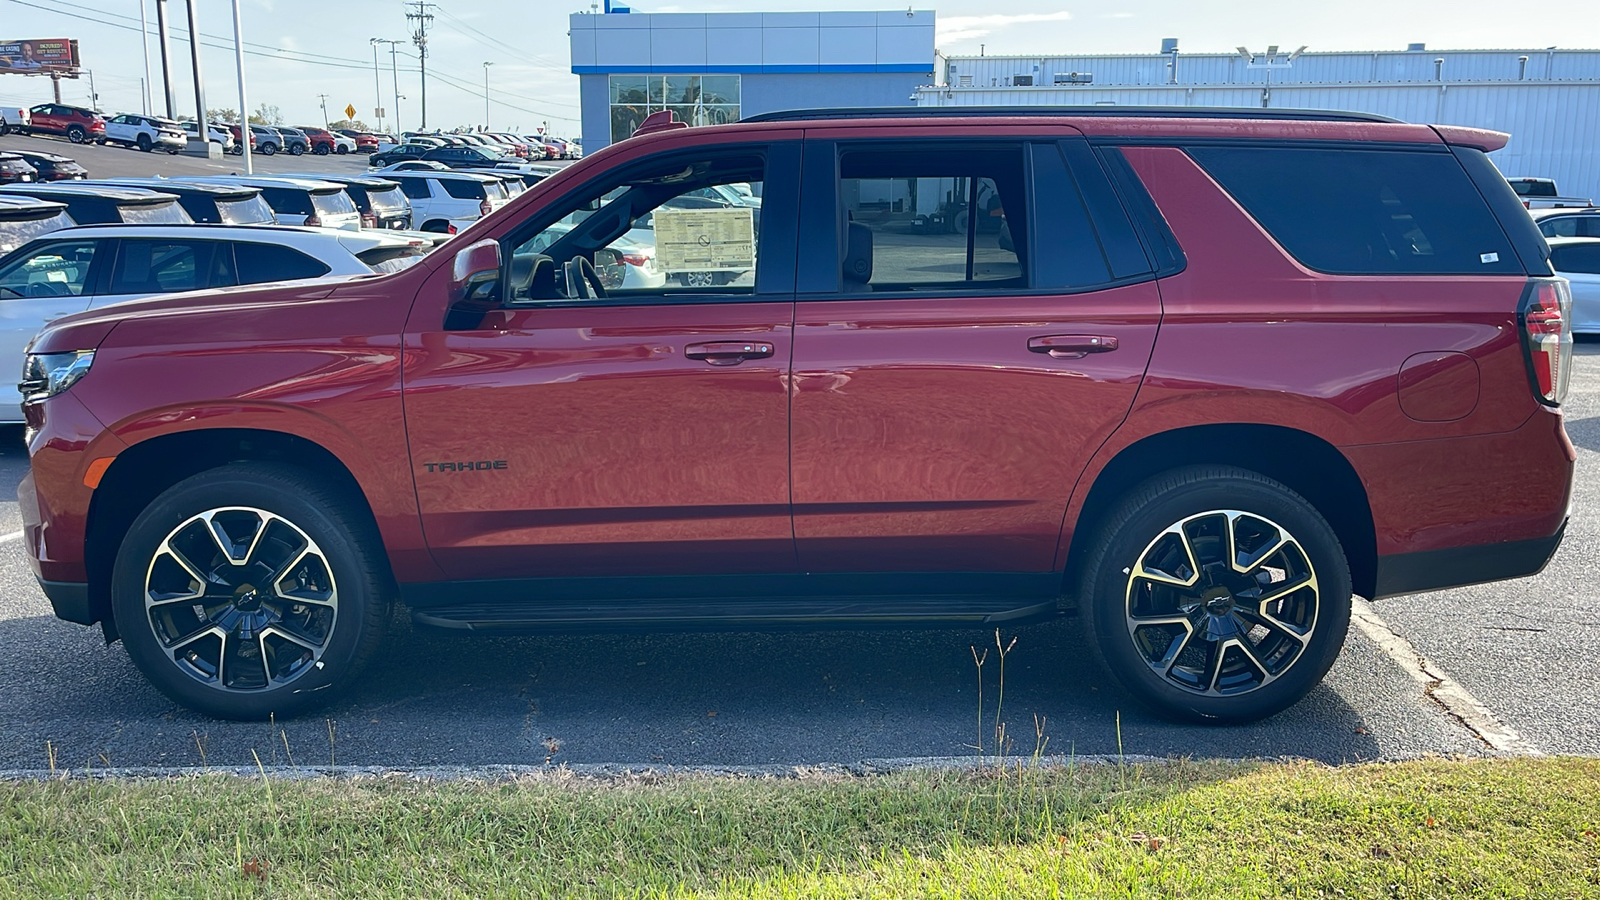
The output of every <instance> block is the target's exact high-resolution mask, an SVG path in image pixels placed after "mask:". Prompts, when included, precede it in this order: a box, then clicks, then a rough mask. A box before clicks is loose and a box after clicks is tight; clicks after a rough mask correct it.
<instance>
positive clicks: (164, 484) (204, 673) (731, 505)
mask: <svg viewBox="0 0 1600 900" xmlns="http://www.w3.org/2000/svg"><path fill="white" fill-rule="evenodd" d="M1140 113H1144V114H1142V115H1141V114H1140ZM993 115H1004V116H1006V117H1007V126H1008V127H1007V128H1005V129H978V128H974V127H973V126H972V124H971V122H970V120H971V118H972V117H974V116H980V117H981V116H993ZM957 117H959V118H957ZM775 122H776V123H785V124H784V127H781V128H774V127H772V124H771V123H775ZM813 123H815V124H813ZM672 124H673V123H672V122H671V119H670V114H668V113H662V114H658V115H657V116H654V117H652V118H650V119H647V120H646V122H645V123H644V125H643V126H642V127H641V128H640V129H639V130H638V131H637V133H636V134H635V135H634V136H633V137H631V138H629V139H628V140H627V141H624V142H621V143H619V144H618V145H617V146H616V147H615V148H613V149H612V150H608V151H607V152H606V153H603V154H597V155H596V156H594V157H590V158H589V159H587V160H585V161H584V162H582V163H578V164H576V165H573V166H571V167H569V168H568V169H567V170H566V171H565V172H563V173H562V174H561V175H559V176H556V179H557V180H558V181H559V182H560V184H559V185H554V184H552V185H550V186H548V187H547V188H546V189H541V190H538V191H531V192H529V193H528V194H526V195H524V196H523V197H521V198H520V199H518V200H517V201H515V202H513V203H511V204H510V205H509V206H506V207H504V208H502V209H500V210H499V211H497V212H492V213H490V214H489V215H487V216H486V217H485V218H484V219H483V220H482V221H480V222H478V223H477V224H475V225H473V226H472V228H471V230H470V232H469V237H470V238H471V239H470V240H468V239H466V238H457V239H456V240H454V241H452V242H450V243H449V244H447V245H445V247H443V248H441V249H440V250H438V251H435V252H434V253H432V254H430V255H428V256H426V257H424V258H423V259H422V260H421V261H420V262H419V263H417V264H416V265H414V266H412V267H410V268H408V269H406V270H404V271H402V272H399V273H396V274H393V275H389V276H383V277H378V278H368V279H359V280H356V281H353V282H351V283H349V284H342V285H337V284H336V285H329V284H315V285H308V284H300V285H290V286H278V287H265V288H257V289H247V290H234V291H228V292H226V293H221V294H218V293H192V294H188V295H185V296H182V297H169V298H166V299H164V300H159V301H147V302H145V303H142V304H140V305H138V306H136V307H133V306H130V307H127V308H120V309H119V308H112V309H108V310H104V311H98V312H89V313H79V314H76V315H73V316H69V317H67V318H65V319H62V320H60V321H58V322H55V323H53V324H51V325H49V326H47V327H46V328H45V329H44V330H43V331H42V332H41V333H40V335H39V336H38V337H37V338H36V339H35V341H34V344H33V346H32V348H31V350H30V351H29V356H28V357H27V361H26V366H25V369H24V373H25V374H24V380H23V383H22V386H21V387H22V391H23V396H24V404H23V409H24V412H25V414H26V416H27V421H28V423H29V425H30V426H31V428H30V431H29V435H28V449H29V453H30V456H31V462H32V466H31V472H30V474H29V475H28V476H26V477H25V478H24V479H23V482H22V485H21V487H20V488H19V496H20V498H21V500H20V503H19V508H20V510H21V516H22V521H23V530H24V533H25V535H26V539H25V540H23V541H22V542H21V546H22V547H23V548H24V549H25V550H26V552H27V553H28V554H29V557H30V564H31V566H32V567H33V570H34V572H35V573H36V575H37V576H38V578H39V580H40V584H41V585H42V587H43V590H44V593H45V594H46V596H47V597H48V598H49V599H50V601H51V603H52V606H53V608H54V609H55V612H56V614H57V615H58V616H59V617H61V618H63V619H66V620H68V621H74V622H81V623H85V624H92V623H97V622H99V623H104V624H105V627H106V634H107V636H108V637H111V636H118V637H120V639H121V640H122V642H123V645H124V647H125V648H126V650H127V652H128V654H129V657H130V659H131V660H132V661H133V663H134V665H136V666H137V667H138V668H139V670H140V671H141V672H142V673H143V674H144V675H145V676H146V677H147V678H148V679H149V680H150V681H151V683H152V684H154V685H155V686H156V687H158V688H159V689H160V690H162V691H163V692H164V693H165V694H166V695H167V696H169V697H170V698H172V699H173V700H174V701H175V702H177V703H179V704H182V705H184V706H187V707H189V708H192V709H195V710H198V711H200V712H202V713H205V714H207V715H213V716H223V717H229V718H242V719H262V720H265V719H267V718H268V717H270V716H275V717H283V716H289V715H294V714H296V713H298V712H302V711H304V710H306V709H308V708H309V707H311V706H312V705H313V704H316V703H320V702H326V701H328V700H331V699H332V698H333V697H335V696H337V693H338V691H339V690H340V689H341V688H346V687H348V686H349V685H350V684H351V683H352V680H353V679H354V678H355V677H356V676H357V674H358V673H359V672H360V671H361V668H362V665H363V664H364V663H365V662H367V661H369V660H370V659H372V658H373V657H374V655H375V654H377V653H378V652H379V648H380V647H381V640H382V632H383V628H384V625H385V623H386V620H387V617H388V616H389V615H390V611H391V609H393V608H394V607H395V605H396V604H397V602H399V601H403V603H404V607H405V608H406V609H408V610H409V611H410V612H411V615H412V620H413V622H414V623H415V624H416V625H417V626H419V627H437V628H445V629H453V630H455V631H456V632H457V633H465V632H469V631H470V632H472V633H475V634H494V633H504V632H517V631H528V630H552V629H557V630H574V629H585V628H599V629H615V628H625V627H629V628H663V627H669V628H682V627H688V626H694V627H707V628H734V629H750V628H778V627H795V626H817V625H822V626H824V627H828V628H836V627H840V626H844V625H852V624H855V625H893V626H896V627H903V626H904V624H905V623H907V622H910V621H917V622H923V623H933V624H947V625H959V626H961V627H965V628H972V627H974V626H978V625H983V626H985V627H988V626H990V625H993V624H997V623H1005V624H1006V627H1013V626H1014V625H1015V624H1016V623H1018V622H1021V621H1028V620H1033V619H1038V620H1048V619H1053V618H1055V617H1057V616H1059V615H1061V614H1063V613H1064V612H1068V611H1072V610H1076V611H1077V612H1078V614H1079V615H1078V618H1079V621H1080V622H1081V624H1082V626H1083V627H1084V628H1085V630H1086V632H1087V636H1088V641H1089V645H1090V646H1091V647H1092V648H1093V650H1092V651H1091V652H1093V653H1094V654H1096V655H1097V656H1098V657H1099V658H1101V659H1103V660H1104V661H1105V663H1106V664H1107V665H1108V666H1109V669H1110V671H1111V672H1112V673H1113V674H1114V675H1115V676H1116V677H1117V678H1118V679H1119V680H1120V681H1121V682H1122V683H1123V684H1125V685H1126V686H1127V687H1128V689H1129V690H1130V691H1131V692H1132V693H1133V694H1134V695H1135V696H1136V697H1138V698H1140V699H1141V700H1142V701H1144V702H1145V703H1147V704H1149V705H1151V706H1152V707H1154V708H1155V709H1157V710H1160V711H1162V712H1163V713H1165V714H1167V715H1171V716H1174V717H1180V718H1185V719H1197V720H1201V721H1209V722H1237V721H1247V720H1252V719H1257V718H1260V717H1262V716H1266V715H1271V714H1273V713H1275V712H1278V711H1280V710H1283V709H1285V708H1286V707H1288V706H1290V705H1291V704H1293V703H1295V702H1296V701H1297V700H1298V699H1300V698H1301V697H1303V696H1304V695H1305V694H1306V693H1307V692H1309V691H1310V690H1312V688H1313V687H1314V686H1316V685H1317V684H1318V683H1319V682H1320V681H1321V680H1322V678H1323V676H1324V675H1325V674H1326V673H1327V671H1328V670H1329V668H1330V667H1331V666H1332V664H1333V662H1334V660H1335V658H1336V657H1337V656H1338V655H1339V651H1340V648H1341V647H1342V645H1343V643H1344V639H1345V635H1346V631H1347V627H1348V624H1349V621H1350V617H1351V608H1352V595H1354V594H1359V595H1361V596H1363V597H1367V598H1374V599H1382V598H1386V597H1393V596H1397V595H1401V594H1408V593H1416V592H1423V591H1429V590H1437V589H1442V588H1446V587H1454V586H1459V585H1463V584H1471V583H1479V582H1484V581H1492V580H1496V579H1501V578H1514V577H1521V576H1525V575H1528V574H1531V573H1533V572H1536V571H1538V570H1539V569H1540V568H1541V567H1543V566H1544V565H1545V564H1546V562H1547V561H1548V560H1549V559H1550V557H1551V555H1552V554H1553V553H1554V552H1555V550H1556V548H1557V547H1558V546H1559V544H1560V542H1561V539H1562V536H1563V533H1564V530H1565V527H1566V522H1567V516H1568V508H1569V504H1570V502H1571V498H1572V485H1573V482H1572V478H1573V470H1574V457H1573V449H1572V444H1571V443H1570V441H1569V440H1568V438H1567V436H1566V434H1565V433H1564V427H1563V422H1562V413H1561V405H1562V402H1563V400H1564V397H1565V393H1566V382H1567V377H1568V374H1567V373H1568V370H1569V367H1570V365H1571V362H1572V348H1571V324H1572V323H1571V320H1570V309H1569V306H1570V295H1569V294H1568V287H1567V282H1566V281H1565V280H1564V279H1561V278H1558V277H1555V276H1554V273H1553V271H1552V269H1551V268H1550V266H1549V263H1548V261H1547V259H1546V253H1547V247H1546V245H1545V241H1544V239H1543V238H1542V237H1541V236H1540V235H1539V233H1538V229H1537V228H1535V227H1534V225H1533V220H1532V219H1531V218H1530V217H1529V216H1528V215H1527V213H1526V211H1525V210H1524V209H1522V207H1521V205H1520V202H1519V200H1518V198H1517V196H1516V194H1515V193H1514V192H1513V191H1512V190H1511V188H1510V186H1509V185H1508V184H1507V183H1506V182H1505V180H1504V179H1503V178H1502V177H1501V176H1500V175H1499V173H1498V172H1497V171H1496V170H1495V167H1494V165H1493V163H1491V162H1490V161H1489V158H1488V156H1487V155H1486V154H1487V153H1488V152H1490V151H1493V150H1497V149H1499V148H1501V147H1503V146H1504V145H1505V143H1506V141H1507V140H1508V136H1507V135H1503V134H1499V133H1496V132H1490V131H1484V130H1479V129H1470V128H1460V127H1448V126H1432V127H1430V126H1425V125H1410V124H1403V123H1398V122H1394V121H1392V120H1387V119H1383V118H1381V117H1376V116H1368V115H1363V114H1356V113H1337V112H1321V111H1303V112H1297V111H1285V110H1280V109H1272V110H1253V109H1238V110H1227V111H1217V110H1204V111H1198V110H1197V111H1192V112H1191V113H1190V114H1189V115H1186V116H1183V117H1179V116H1175V115H1173V113H1172V111H1171V110H1170V109H1164V110H1159V111H1157V110H1155V109H1152V110H1148V111H1145V110H1131V111H1130V110H1129V109H1127V108H1125V107H1117V108H1099V109H1097V108H1094V107H1085V108H1083V109H1082V110H1080V111H1077V112H1075V113H1073V112H1065V111H1052V110H1045V109H1041V110H1039V111H1037V112H1032V113H1030V114H1026V115H1023V114H1019V113H1018V112H1017V111H1016V110H1014V109H1004V110H993V111H990V110H982V109H976V108H971V107H960V108H954V109H950V110H934V109H923V108H915V109H914V108H906V109H890V110H882V111H873V112H864V111H861V110H837V111H828V110H812V111H799V112H787V113H779V114H766V115H757V116H753V117H751V118H750V119H746V120H745V121H743V122H739V123H734V124H728V125H719V126H714V127H707V128H694V129H682V130H679V129H674V128H672ZM1219 134H1221V135H1226V136H1227V140H1225V141H1220V140H1215V139H1214V137H1215V136H1216V135H1219ZM1091 139H1092V140H1091ZM953 159H954V160H959V162H960V164H959V167H956V166H953V165H952V160H953ZM802 161H803V162H802ZM819 163H821V164H820V165H819ZM802 167H803V168H804V177H802ZM952 172H956V173H959V174H958V175H952V174H951V173H952ZM819 173H820V174H819ZM394 177H396V178H399V179H403V180H406V181H410V180H417V179H421V180H431V181H445V180H454V179H476V178H480V177H481V176H474V175H471V174H467V173H437V172H434V173H396V174H395V175H394ZM968 179H970V181H969V180H968ZM735 183H750V184H752V185H753V186H755V185H759V187H760V190H759V194H760V195H761V197H762V199H763V202H764V201H765V200H769V199H770V200H772V201H773V203H772V205H770V206H765V208H764V212H765V213H766V214H767V215H768V216H772V215H782V216H784V222H783V225H782V227H775V226H774V222H773V220H771V219H770V218H769V219H768V221H767V222H766V225H765V227H764V228H762V230H761V235H760V238H759V239H757V238H756V237H755V235H754V234H753V231H752V228H751V226H750V218H751V210H750V209H749V208H737V207H729V208H718V209H709V210H706V209H702V210H689V211H684V212H679V213H673V212H669V211H668V209H669V208H668V207H666V204H667V203H668V202H669V201H672V200H673V199H675V198H677V197H680V196H682V195H683V194H684V193H686V192H690V191H695V190H700V189H703V188H709V187H715V186H717V185H727V184H735ZM973 201H976V202H973ZM969 204H971V206H972V208H970V209H969V208H967V206H968V205H969ZM932 211H938V212H940V213H941V214H942V215H941V217H940V219H939V220H938V223H933V222H930V220H929V219H928V216H929V215H930V213H931V212H932ZM996 213H998V215H995V214H996ZM645 215H651V216H652V217H653V231H654V237H655V242H654V246H655V248H656V261H657V263H658V264H659V265H661V266H662V267H664V268H666V269H669V270H670V269H672V268H675V267H678V266H679V265H682V264H683V263H685V262H694V261H697V260H707V261H710V262H714V261H718V260H720V261H724V262H729V263H736V262H747V263H753V264H754V267H755V269H756V272H755V277H754V278H752V279H748V280H747V281H744V282H742V283H739V284H730V285H724V286H721V287H714V286H704V285H701V286H682V285H675V284H673V283H671V282H670V281H669V282H666V283H665V284H664V285H662V286H660V287H656V288H654V289H650V290H641V291H626V290H621V289H618V290H611V289H608V288H606V287H605V283H604V280H603V279H602V278H601V277H600V275H599V273H598V270H606V269H610V268H612V267H614V266H615V265H616V264H617V251H615V250H613V249H610V248H609V247H608V245H609V244H611V243H612V242H614V241H615V240H617V239H618V238H621V237H625V236H626V235H627V234H628V232H630V231H632V230H634V229H635V228H636V227H637V226H636V222H637V221H638V220H639V219H641V218H642V217H644V216H645ZM993 218H1003V219H1004V220H1005V223H1006V224H1008V225H1009V227H1010V229H1011V232H1012V235H1013V240H1014V244H1015V246H1016V248H1017V250H1016V251H1007V250H1003V249H1002V248H1001V247H1000V246H999V243H998V241H999V237H998V235H999V228H998V227H996V226H995V225H994V224H993V223H992V222H990V221H988V220H990V219H993ZM562 221H566V222H568V223H571V225H570V227H569V228H567V229H566V230H565V231H564V233H561V234H555V235H550V234H546V232H547V231H548V230H550V229H551V227H552V224H553V223H557V222H562ZM980 223H982V224H980ZM550 237H554V238H555V239H554V240H548V238H550ZM1558 240H1559V239H1558ZM535 246H539V247H541V249H542V252H535V253H529V252H527V250H528V249H531V248H533V247H535ZM1033 247H1044V248H1051V249H1050V252H1047V253H1029V252H1026V251H1027V249H1028V248H1033ZM521 260H526V261H527V263H526V264H525V265H519V264H518V262H519V261H521ZM674 260H676V263H674ZM1330 310H1334V311H1336V313H1337V314H1330ZM1158 336H1159V340H1158ZM107 423H109V424H107ZM263 573H270V574H267V575H266V577H265V578H264V577H263ZM963 640H964V639H963ZM962 649H963V650H964V649H965V648H962ZM41 652H42V653H45V654H46V657H48V654H49V653H51V652H60V653H66V652H68V651H66V650H60V651H52V650H51V649H50V648H48V647H46V648H43V649H41ZM72 652H73V653H78V654H81V652H82V649H81V648H74V649H73V650H72ZM73 662H75V663H81V660H79V659H77V658H76V657H75V658H74V659H73ZM1036 668H1037V666H1036ZM1042 674H1043V673H1040V672H1037V671H1036V672H1035V675H1036V676H1040V675H1042Z"/></svg>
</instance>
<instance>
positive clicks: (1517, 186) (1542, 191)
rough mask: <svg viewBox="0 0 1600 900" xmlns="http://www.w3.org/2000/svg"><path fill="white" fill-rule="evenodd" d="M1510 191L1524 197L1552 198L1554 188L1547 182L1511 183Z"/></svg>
mask: <svg viewBox="0 0 1600 900" xmlns="http://www.w3.org/2000/svg"><path fill="white" fill-rule="evenodd" d="M1511 189H1512V190H1514V191H1516V192H1517V193H1518V194H1521V195H1522V196H1524V197H1554V196H1555V195H1556V186H1555V185H1554V184H1553V183H1551V182H1548V181H1513V182H1511Z"/></svg>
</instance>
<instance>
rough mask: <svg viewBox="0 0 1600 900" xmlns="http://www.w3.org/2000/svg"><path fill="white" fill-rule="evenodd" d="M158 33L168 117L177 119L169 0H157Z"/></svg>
mask: <svg viewBox="0 0 1600 900" xmlns="http://www.w3.org/2000/svg"><path fill="white" fill-rule="evenodd" d="M156 35H157V37H158V38H159V39H160V42H161V83H162V86H163V87H165V88H166V100H167V118H169V119H175V118H177V115H178V110H177V106H178V104H177V100H176V99H175V98H174V97H173V95H172V39H171V35H170V34H169V33H168V31H167V0H156ZM202 115H203V114H202Z"/></svg>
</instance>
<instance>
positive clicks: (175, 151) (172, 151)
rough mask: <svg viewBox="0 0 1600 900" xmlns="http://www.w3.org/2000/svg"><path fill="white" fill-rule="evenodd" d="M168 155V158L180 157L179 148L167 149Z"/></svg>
mask: <svg viewBox="0 0 1600 900" xmlns="http://www.w3.org/2000/svg"><path fill="white" fill-rule="evenodd" d="M167 155H168V156H177V155H178V148H177V147H168V148H167Z"/></svg>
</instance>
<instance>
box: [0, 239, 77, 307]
mask: <svg viewBox="0 0 1600 900" xmlns="http://www.w3.org/2000/svg"><path fill="white" fill-rule="evenodd" d="M99 245H100V242H99V241H92V240H90V241H57V242H55V243H51V244H46V245H44V246H43V247H40V248H39V249H38V250H35V251H34V252H33V253H30V254H28V255H27V256H25V257H23V258H21V259H18V260H15V261H14V262H12V263H11V264H10V265H8V266H6V267H5V269H4V270H3V271H0V300H4V299H6V298H8V297H61V296H67V295H71V296H74V297H76V296H80V295H83V294H88V293H93V291H91V290H88V289H87V287H88V285H89V268H90V266H91V265H92V264H93V262H94V254H95V250H96V248H98V247H99Z"/></svg>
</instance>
